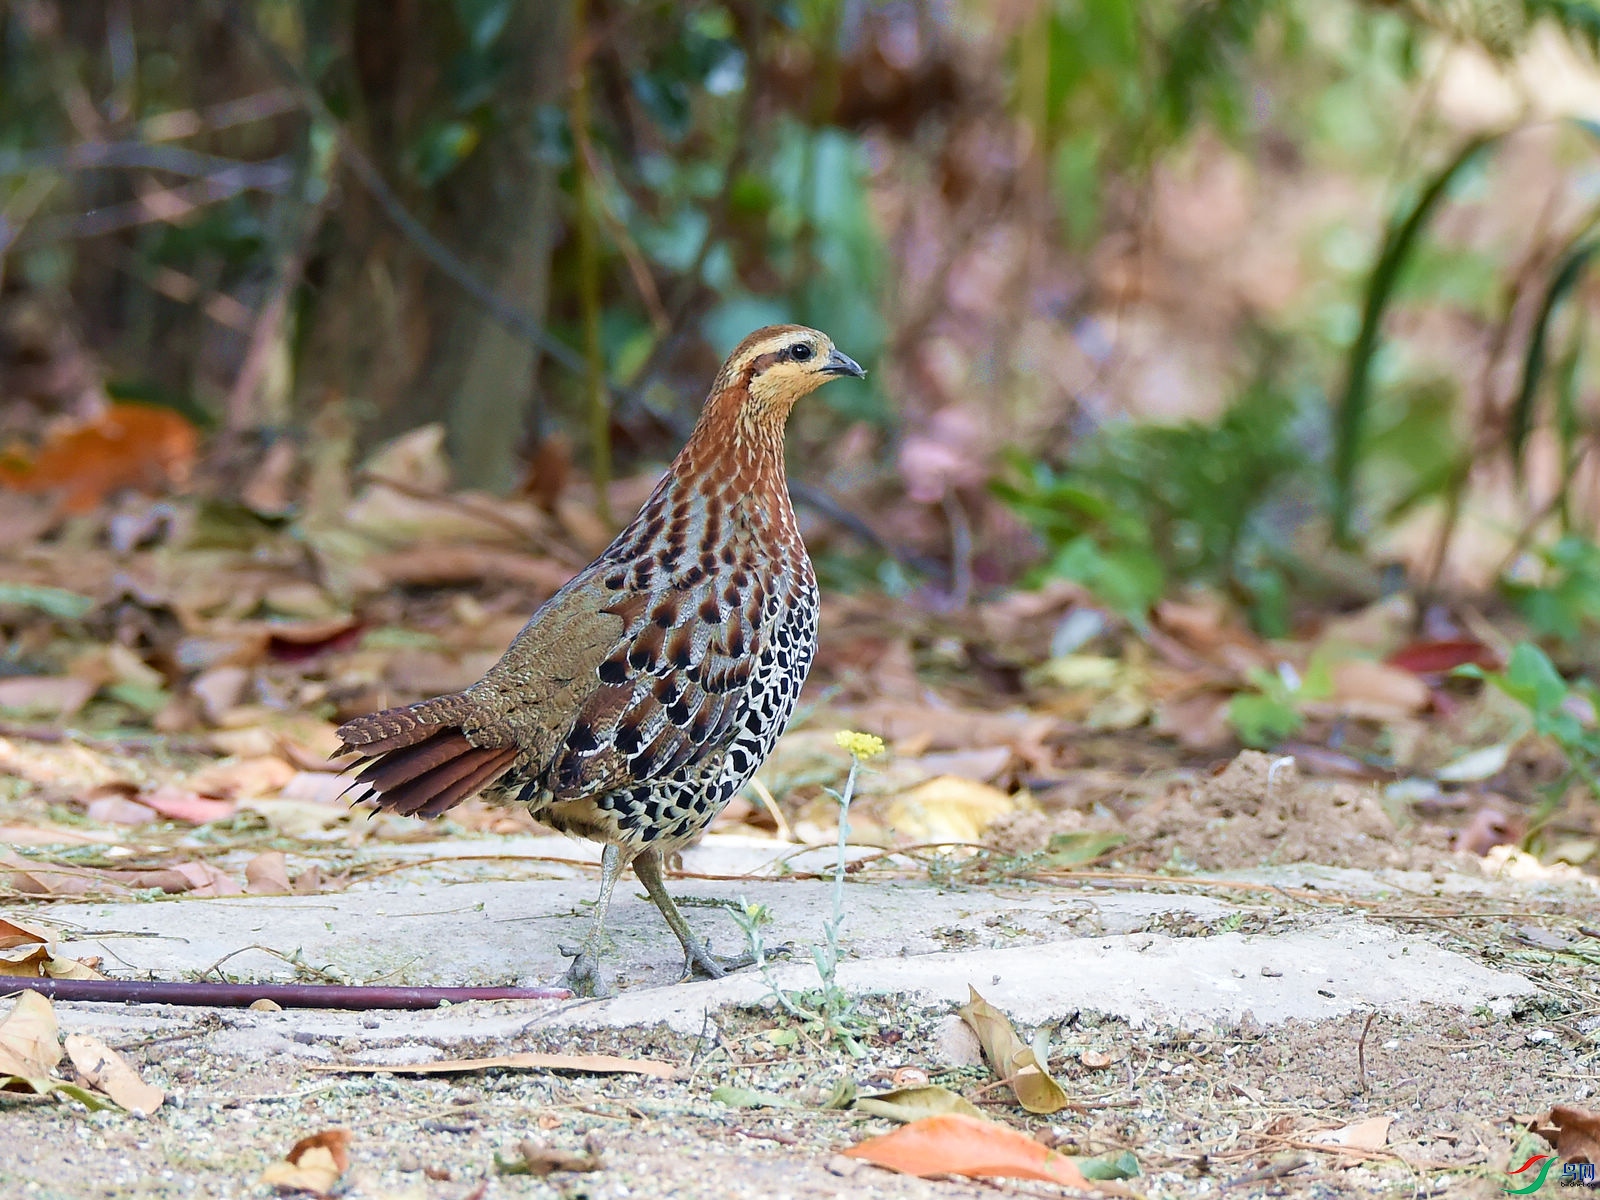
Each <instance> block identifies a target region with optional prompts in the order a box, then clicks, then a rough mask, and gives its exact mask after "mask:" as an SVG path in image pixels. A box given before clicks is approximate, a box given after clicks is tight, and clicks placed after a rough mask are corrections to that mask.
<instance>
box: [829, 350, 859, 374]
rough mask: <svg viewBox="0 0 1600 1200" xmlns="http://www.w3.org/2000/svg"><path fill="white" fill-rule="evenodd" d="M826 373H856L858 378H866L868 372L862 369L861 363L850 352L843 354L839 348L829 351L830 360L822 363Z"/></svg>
mask: <svg viewBox="0 0 1600 1200" xmlns="http://www.w3.org/2000/svg"><path fill="white" fill-rule="evenodd" d="M822 373H823V374H824V375H854V376H855V377H856V378H857V379H865V378H866V377H867V373H866V372H865V371H863V370H862V369H861V364H860V363H858V362H857V361H856V360H855V359H853V358H851V357H850V356H849V355H848V354H841V353H839V351H837V350H832V351H829V353H828V361H827V362H825V363H823V364H822Z"/></svg>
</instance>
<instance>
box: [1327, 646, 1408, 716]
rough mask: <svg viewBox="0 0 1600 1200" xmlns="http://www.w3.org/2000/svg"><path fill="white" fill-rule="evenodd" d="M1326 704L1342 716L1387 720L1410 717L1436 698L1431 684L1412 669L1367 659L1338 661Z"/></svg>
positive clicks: (1333, 672) (1332, 674)
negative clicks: (1413, 672) (1430, 687)
mask: <svg viewBox="0 0 1600 1200" xmlns="http://www.w3.org/2000/svg"><path fill="white" fill-rule="evenodd" d="M1329 673H1330V675H1331V676H1332V679H1333V693H1332V695H1331V696H1330V697H1329V699H1328V700H1327V702H1326V703H1327V704H1328V705H1329V706H1331V707H1332V708H1334V709H1335V710H1337V712H1338V713H1339V714H1340V715H1343V716H1354V717H1366V718H1369V719H1372V720H1379V721H1386V720H1394V719H1396V718H1398V717H1409V716H1412V715H1413V714H1415V713H1419V712H1421V711H1422V710H1423V709H1425V708H1427V707H1428V705H1429V704H1430V703H1432V701H1433V693H1432V692H1431V691H1429V689H1428V685H1427V684H1426V683H1424V682H1423V681H1422V680H1421V679H1419V678H1418V677H1417V676H1415V675H1413V674H1412V673H1411V672H1410V671H1406V670H1402V669H1401V668H1399V667H1391V666H1388V665H1386V664H1384V663H1380V662H1372V661H1370V660H1367V659H1351V660H1349V661H1347V662H1342V663H1336V664H1335V665H1334V666H1333V668H1332V670H1331V671H1330V672H1329Z"/></svg>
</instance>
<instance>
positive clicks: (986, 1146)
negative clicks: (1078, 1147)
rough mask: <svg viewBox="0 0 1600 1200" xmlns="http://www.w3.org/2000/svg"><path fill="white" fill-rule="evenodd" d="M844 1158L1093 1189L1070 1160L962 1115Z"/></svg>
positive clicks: (908, 1129)
mask: <svg viewBox="0 0 1600 1200" xmlns="http://www.w3.org/2000/svg"><path fill="white" fill-rule="evenodd" d="M844 1153H845V1154H846V1155H848V1156H849V1157H851V1158H864V1159H866V1160H867V1161H868V1162H871V1163H877V1164H878V1165H879V1166H880V1167H888V1168H889V1169H890V1170H891V1171H900V1172H903V1173H904V1174H906V1175H917V1176H928V1175H966V1176H969V1177H978V1176H983V1177H989V1178H998V1179H1042V1180H1044V1181H1045V1182H1047V1183H1059V1184H1061V1185H1062V1186H1063V1187H1075V1188H1087V1187H1090V1186H1092V1185H1091V1184H1090V1183H1089V1181H1088V1180H1087V1179H1085V1178H1084V1177H1083V1173H1082V1172H1081V1171H1079V1170H1078V1167H1077V1164H1076V1163H1074V1162H1073V1161H1072V1159H1070V1158H1067V1157H1066V1156H1065V1155H1062V1154H1057V1153H1056V1152H1055V1151H1054V1150H1051V1149H1049V1148H1047V1147H1046V1146H1044V1145H1042V1144H1041V1143H1039V1142H1036V1141H1034V1140H1033V1139H1032V1138H1031V1137H1029V1136H1028V1135H1027V1134H1025V1133H1019V1132H1018V1131H1017V1130H1015V1129H1012V1128H1010V1127H1009V1126H1006V1125H1000V1124H998V1123H996V1122H994V1121H986V1120H984V1119H983V1118H981V1117H969V1116H965V1115H963V1114H961V1113H947V1114H945V1115H943V1116H937V1117H923V1118H922V1119H921V1120H918V1121H913V1122H911V1123H910V1124H909V1125H906V1126H903V1127H902V1128H900V1129H896V1130H895V1131H894V1132H893V1133H886V1134H884V1135H883V1136H882V1137H875V1138H868V1139H867V1140H866V1141H864V1142H862V1143H861V1144H860V1145H859V1146H852V1147H850V1149H848V1150H846V1151H845V1152H844Z"/></svg>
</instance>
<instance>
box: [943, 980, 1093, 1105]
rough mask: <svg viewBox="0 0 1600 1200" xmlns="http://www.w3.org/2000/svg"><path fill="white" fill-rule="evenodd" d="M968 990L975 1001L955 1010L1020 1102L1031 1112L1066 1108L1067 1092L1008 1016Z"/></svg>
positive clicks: (971, 989)
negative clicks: (970, 1028)
mask: <svg viewBox="0 0 1600 1200" xmlns="http://www.w3.org/2000/svg"><path fill="white" fill-rule="evenodd" d="M967 991H968V992H970V993H971V994H972V998H971V999H970V1000H968V1001H967V1003H965V1004H963V1005H962V1006H961V1007H960V1008H959V1009H957V1010H956V1011H957V1012H958V1013H959V1014H960V1016H961V1019H962V1020H963V1021H965V1022H966V1023H967V1024H968V1025H970V1026H972V1031H973V1032H974V1033H976V1034H977V1035H978V1041H979V1043H980V1044H981V1045H982V1046H983V1056H984V1057H985V1058H986V1059H988V1060H989V1066H990V1068H991V1069H993V1071H994V1073H995V1074H996V1075H998V1076H999V1077H1000V1078H1001V1079H1003V1080H1005V1081H1006V1083H1008V1084H1009V1085H1010V1087H1011V1090H1012V1091H1013V1092H1015V1093H1016V1095H1017V1103H1018V1104H1020V1105H1022V1107H1023V1108H1025V1109H1027V1110H1028V1111H1029V1112H1032V1113H1053V1112H1059V1111H1060V1110H1061V1109H1063V1108H1065V1107H1066V1106H1067V1103H1068V1101H1067V1094H1066V1092H1064V1091H1062V1090H1061V1085H1060V1084H1059V1083H1057V1082H1056V1081H1055V1080H1054V1079H1052V1078H1050V1075H1049V1073H1048V1072H1047V1071H1046V1070H1045V1069H1044V1065H1043V1064H1042V1063H1040V1061H1039V1058H1038V1056H1037V1055H1036V1054H1034V1052H1033V1050H1032V1048H1031V1047H1029V1046H1027V1045H1025V1044H1024V1043H1023V1041H1022V1039H1021V1038H1019V1037H1018V1036H1017V1031H1016V1030H1015V1029H1013V1028H1012V1027H1011V1022H1010V1021H1009V1020H1008V1019H1007V1018H1006V1015H1005V1013H1003V1012H1001V1011H1000V1010H999V1009H998V1008H996V1007H994V1005H992V1004H990V1003H989V1002H988V1001H987V1000H985V999H984V998H983V997H982V996H980V995H978V989H977V988H975V987H972V986H971V985H970V984H969V985H968V987H967Z"/></svg>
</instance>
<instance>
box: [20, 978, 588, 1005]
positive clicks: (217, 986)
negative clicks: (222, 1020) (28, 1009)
mask: <svg viewBox="0 0 1600 1200" xmlns="http://www.w3.org/2000/svg"><path fill="white" fill-rule="evenodd" d="M0 987H4V988H5V989H6V991H7V993H8V994H9V993H13V992H18V991H30V992H39V993H41V994H42V995H44V996H47V997H48V998H50V999H51V1000H68V1001H90V1002H95V1001H98V1002H104V1003H110V1004H179V1005H202V1006H205V1007H215V1008H248V1007H249V1006H250V1005H252V1004H254V1003H255V1002H256V1001H257V1000H271V1001H272V1002H273V1003H274V1004H277V1005H280V1006H281V1007H283V1008H346V1009H351V1010H352V1011H356V1012H365V1011H367V1010H368V1009H381V1008H395V1009H401V1008H404V1009H412V1008H438V1007H439V1006H440V1005H441V1004H461V1003H464V1002H465V1001H468V1000H569V999H571V998H572V993H571V992H570V991H568V990H567V989H566V988H559V987H526V988H525V987H363V986H359V985H356V984H350V985H345V984H327V983H177V982H169V981H166V980H159V979H156V980H149V979H8V980H6V982H5V983H4V984H0Z"/></svg>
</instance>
